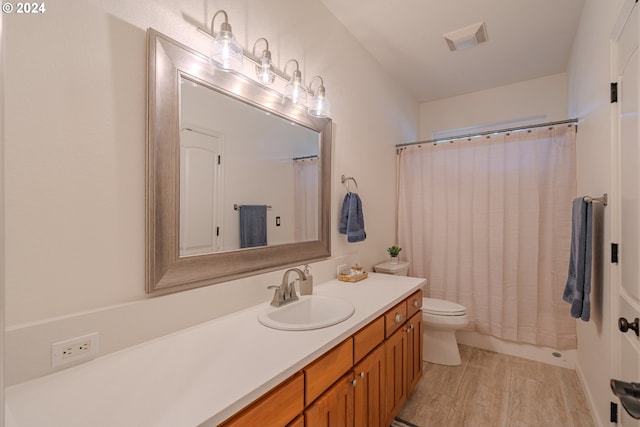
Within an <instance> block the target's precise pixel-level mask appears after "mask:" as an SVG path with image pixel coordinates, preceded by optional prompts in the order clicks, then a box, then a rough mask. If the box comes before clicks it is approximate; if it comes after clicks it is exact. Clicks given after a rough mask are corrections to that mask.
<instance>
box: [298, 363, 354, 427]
mask: <svg viewBox="0 0 640 427" xmlns="http://www.w3.org/2000/svg"><path fill="white" fill-rule="evenodd" d="M353 396H354V386H353V372H350V373H348V374H347V375H345V376H343V377H342V378H340V379H339V380H338V382H336V383H335V384H334V385H333V386H332V387H331V388H330V389H329V390H327V391H326V392H324V393H323V394H322V395H321V396H320V397H319V398H318V400H316V401H315V402H314V403H313V405H311V406H309V407H308V408H307V409H306V410H305V412H304V418H305V426H306V427H353Z"/></svg>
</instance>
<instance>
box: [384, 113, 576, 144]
mask: <svg viewBox="0 0 640 427" xmlns="http://www.w3.org/2000/svg"><path fill="white" fill-rule="evenodd" d="M567 123H578V119H567V120H560V121H557V122H547V123H540V124H537V125H527V126H518V127H513V128H507V129H498V130H488V131H485V132H476V133H470V134H467V135H457V136H452V137H450V138H435V139H428V140H426V141H417V142H405V143H404V144H396V148H402V147H408V146H410V145H418V144H431V143H438V142H446V141H455V140H457V139H466V138H475V137H478V136H484V135H493V134H496V133H507V132H515V131H518V130H527V129H533V128H540V127H545V126H555V125H563V124H567ZM577 127H578V126H576V128H577Z"/></svg>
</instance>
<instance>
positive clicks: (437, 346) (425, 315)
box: [422, 297, 469, 366]
mask: <svg viewBox="0 0 640 427" xmlns="http://www.w3.org/2000/svg"><path fill="white" fill-rule="evenodd" d="M422 323H423V326H424V327H423V328H422V334H423V340H422V358H423V359H424V360H425V361H427V362H431V363H437V364H439V365H449V366H455V365H460V364H461V363H462V359H461V358H460V350H459V349H458V342H457V341H456V331H457V330H458V329H461V328H464V327H465V326H467V324H468V323H469V318H468V317H467V309H466V308H465V306H463V305H460V304H456V303H455V302H451V301H445V300H441V299H436V298H426V297H425V298H422Z"/></svg>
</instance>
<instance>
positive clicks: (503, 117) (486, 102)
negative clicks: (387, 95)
mask: <svg viewBox="0 0 640 427" xmlns="http://www.w3.org/2000/svg"><path fill="white" fill-rule="evenodd" d="M536 116H544V120H543V121H545V122H548V121H556V120H564V119H567V118H568V117H567V76H566V74H565V73H561V74H554V75H551V76H546V77H541V78H538V79H533V80H527V81H524V82H519V83H513V84H510V85H505V86H500V87H496V88H493V89H487V90H483V91H478V92H473V93H468V94H464V95H460V96H454V97H451V98H445V99H439V100H437V101H432V102H428V103H424V104H421V105H420V140H428V139H431V138H432V134H433V133H434V132H439V131H444V130H449V129H461V128H466V127H471V126H479V125H484V124H492V123H500V122H506V121H510V120H518V119H523V118H528V117H536ZM507 127H510V126H509V125H505V126H498V127H497V128H498V129H501V128H507ZM494 129H495V128H494Z"/></svg>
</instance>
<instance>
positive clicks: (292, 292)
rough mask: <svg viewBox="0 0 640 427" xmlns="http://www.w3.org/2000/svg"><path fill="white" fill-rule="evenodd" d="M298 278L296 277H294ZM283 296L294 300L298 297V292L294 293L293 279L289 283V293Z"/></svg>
mask: <svg viewBox="0 0 640 427" xmlns="http://www.w3.org/2000/svg"><path fill="white" fill-rule="evenodd" d="M296 280H298V279H296ZM285 298H287V299H289V300H291V301H295V300H297V299H298V294H296V282H295V281H293V282H291V283H289V295H287V296H285Z"/></svg>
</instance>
